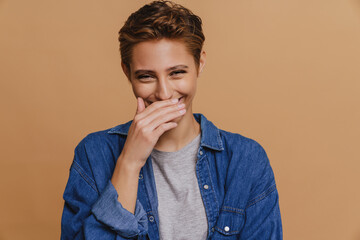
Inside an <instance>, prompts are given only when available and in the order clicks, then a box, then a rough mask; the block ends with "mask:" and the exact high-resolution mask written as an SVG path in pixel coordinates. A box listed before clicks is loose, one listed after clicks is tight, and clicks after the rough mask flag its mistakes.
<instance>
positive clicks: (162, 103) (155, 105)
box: [139, 98, 179, 119]
mask: <svg viewBox="0 0 360 240" xmlns="http://www.w3.org/2000/svg"><path fill="white" fill-rule="evenodd" d="M178 101H179V99H177V98H175V99H169V100H164V101H157V102H154V103H152V104H151V105H150V106H148V107H147V108H145V110H144V111H143V112H142V113H141V114H140V115H139V118H140V119H142V118H144V117H146V116H147V115H148V114H150V113H152V112H154V111H156V110H157V109H161V108H164V107H168V106H171V105H176V103H177V102H178Z"/></svg>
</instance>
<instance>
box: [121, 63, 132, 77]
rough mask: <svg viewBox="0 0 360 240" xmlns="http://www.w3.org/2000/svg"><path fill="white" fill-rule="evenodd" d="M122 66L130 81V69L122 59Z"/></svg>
mask: <svg viewBox="0 0 360 240" xmlns="http://www.w3.org/2000/svg"><path fill="white" fill-rule="evenodd" d="M121 67H122V70H123V72H124V74H125V75H126V77H127V79H128V80H129V81H130V69H128V67H127V66H126V65H125V63H123V62H122V61H121Z"/></svg>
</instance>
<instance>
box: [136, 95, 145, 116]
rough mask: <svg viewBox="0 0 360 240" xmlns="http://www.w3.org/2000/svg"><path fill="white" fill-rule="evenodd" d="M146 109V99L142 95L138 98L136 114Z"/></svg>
mask: <svg viewBox="0 0 360 240" xmlns="http://www.w3.org/2000/svg"><path fill="white" fill-rule="evenodd" d="M144 109H145V103H144V100H143V99H142V98H141V97H138V98H137V109H136V114H139V113H141V112H142V111H144Z"/></svg>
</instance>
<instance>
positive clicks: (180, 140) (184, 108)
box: [111, 39, 206, 213]
mask: <svg viewBox="0 0 360 240" xmlns="http://www.w3.org/2000/svg"><path fill="white" fill-rule="evenodd" d="M205 59H206V54H205V52H204V51H202V53H201V57H200V63H199V66H197V65H196V63H195V60H194V57H193V56H192V55H191V54H190V53H189V51H188V50H187V48H186V45H185V44H184V43H183V42H182V41H181V40H169V39H161V40H152V41H146V42H142V43H139V44H137V45H135V46H134V48H133V56H132V62H131V63H130V69H128V68H127V67H126V66H125V64H123V63H122V68H123V71H124V73H125V75H126V76H127V77H128V79H129V80H130V82H131V85H132V89H133V92H134V95H135V97H136V98H137V110H136V114H135V116H134V119H133V122H132V124H131V126H130V128H129V132H128V137H127V139H126V142H125V145H124V148H123V151H122V152H121V154H120V156H119V158H118V161H117V163H116V166H115V170H114V173H113V176H112V178H111V182H112V184H113V185H114V187H115V189H116V190H117V192H118V201H119V202H120V203H121V204H122V206H123V207H124V208H125V209H127V210H128V211H130V212H132V213H134V211H135V204H136V199H137V187H138V177H139V173H140V169H141V168H142V167H143V166H144V164H145V162H146V160H147V158H148V156H149V155H150V154H151V151H152V150H153V149H154V148H155V149H158V150H161V151H168V152H173V151H177V150H179V149H181V148H182V147H183V146H185V145H186V144H187V143H188V142H190V141H191V140H192V139H194V138H195V137H196V136H197V135H198V134H199V133H200V126H199V124H198V123H197V122H196V120H195V119H194V117H193V112H192V101H193V99H194V96H195V93H196V83H197V78H198V76H199V73H200V72H201V71H202V69H203V67H204V66H205Z"/></svg>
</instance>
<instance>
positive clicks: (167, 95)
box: [122, 39, 205, 113]
mask: <svg viewBox="0 0 360 240" xmlns="http://www.w3.org/2000/svg"><path fill="white" fill-rule="evenodd" d="M204 65H205V52H204V51H203V52H202V54H201V57H200V64H199V67H197V66H196V64H195V60H194V57H193V56H192V55H191V54H190V53H189V51H188V50H187V49H186V45H185V44H184V43H183V42H182V41H180V40H169V39H161V40H153V41H145V42H141V43H138V44H136V45H135V46H134V48H133V52H132V61H131V63H130V72H128V70H127V68H126V67H125V66H124V65H123V66H122V67H123V70H124V72H125V74H126V75H127V77H128V78H129V80H130V82H131V85H132V89H133V92H134V94H135V97H141V98H143V99H144V102H145V107H147V106H149V105H150V104H152V103H153V102H156V101H162V100H167V99H173V98H178V99H179V100H180V102H182V103H185V108H186V110H187V112H190V113H192V100H193V98H194V96H195V92H196V81H197V78H198V72H201V70H202V68H203V67H204Z"/></svg>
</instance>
